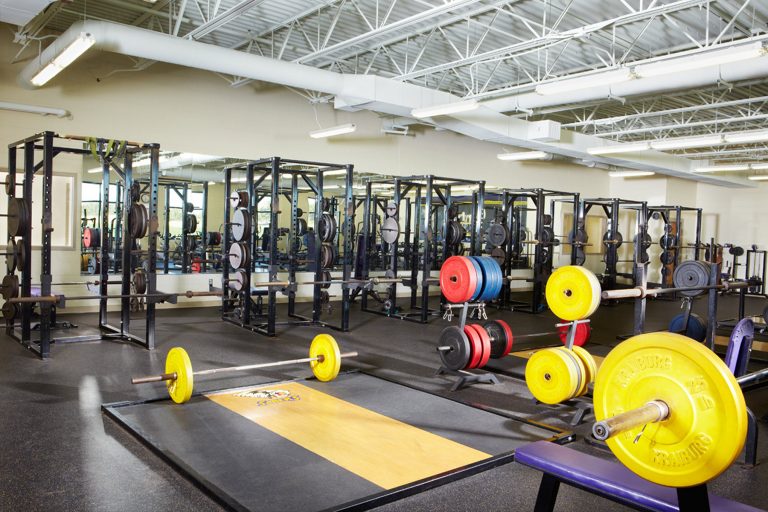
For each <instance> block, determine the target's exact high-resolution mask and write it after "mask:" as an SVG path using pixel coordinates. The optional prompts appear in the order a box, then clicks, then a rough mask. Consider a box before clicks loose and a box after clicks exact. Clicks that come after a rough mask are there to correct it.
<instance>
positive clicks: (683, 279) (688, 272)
mask: <svg viewBox="0 0 768 512" xmlns="http://www.w3.org/2000/svg"><path fill="white" fill-rule="evenodd" d="M672 282H673V283H674V285H675V288H687V287H701V286H708V285H709V266H708V265H707V264H706V263H704V262H702V261H695V260H688V261H684V262H682V263H680V264H679V265H678V266H677V268H676V269H675V272H674V274H672ZM704 292H705V290H689V291H682V292H680V294H681V295H684V296H686V297H696V296H697V295H701V294H702V293H704Z"/></svg>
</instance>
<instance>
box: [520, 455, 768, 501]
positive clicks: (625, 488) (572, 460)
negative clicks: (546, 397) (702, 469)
mask: <svg viewBox="0 0 768 512" xmlns="http://www.w3.org/2000/svg"><path fill="white" fill-rule="evenodd" d="M515 462H518V463H520V464H522V465H524V466H528V467H530V468H533V469H537V470H539V471H541V472H542V473H544V476H543V477H542V479H541V486H540V487H539V494H538V496H537V498H536V507H535V508H534V512H552V510H553V509H554V507H555V501H556V500H557V491H558V489H559V488H560V483H561V482H563V483H566V484H568V485H571V486H573V487H577V488H579V489H583V490H585V491H587V492H591V493H592V494H597V495H598V496H602V497H603V498H607V499H609V500H612V501H615V502H617V503H621V504H622V505H626V506H628V507H631V508H634V509H636V510H653V511H660V512H672V511H680V512H689V511H695V512H705V511H706V510H711V511H713V512H714V511H722V512H725V511H728V512H761V509H758V508H755V507H750V506H749V505H744V504H743V503H738V502H735V501H731V500H727V499H725V498H720V497H718V496H714V495H713V494H709V493H707V491H706V486H705V485H702V486H698V487H690V488H680V489H676V488H674V487H666V486H663V485H658V484H655V483H653V482H649V481H648V480H646V479H644V478H642V477H639V476H637V475H636V474H634V473H633V472H632V471H630V470H629V469H627V468H626V467H624V466H623V465H622V464H620V463H617V462H611V461H607V460H603V459H600V458H598V457H595V456H593V455H588V454H586V453H581V452H578V451H576V450H573V449H571V448H566V447H565V446H560V445H557V444H554V443H550V442H548V441H537V442H535V443H531V444H528V445H525V446H522V447H520V448H517V449H516V450H515ZM707 497H708V499H709V500H708V501H709V508H708V509H707V504H706V503H707ZM762 512H765V511H762Z"/></svg>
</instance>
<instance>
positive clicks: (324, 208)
mask: <svg viewBox="0 0 768 512" xmlns="http://www.w3.org/2000/svg"><path fill="white" fill-rule="evenodd" d="M321 206H322V208H321V209H320V211H323V212H327V211H329V210H330V209H331V199H330V198H328V197H324V198H323V201H322V203H321Z"/></svg>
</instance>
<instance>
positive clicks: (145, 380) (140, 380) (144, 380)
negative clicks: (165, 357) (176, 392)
mask: <svg viewBox="0 0 768 512" xmlns="http://www.w3.org/2000/svg"><path fill="white" fill-rule="evenodd" d="M166 380H176V374H175V373H161V374H160V375H150V376H148V377H134V378H132V379H131V384H149V383H150V382H163V381H166Z"/></svg>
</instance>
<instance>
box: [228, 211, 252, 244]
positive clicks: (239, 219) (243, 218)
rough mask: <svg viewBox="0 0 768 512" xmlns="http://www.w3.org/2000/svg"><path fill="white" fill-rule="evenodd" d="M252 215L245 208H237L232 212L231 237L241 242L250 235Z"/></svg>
mask: <svg viewBox="0 0 768 512" xmlns="http://www.w3.org/2000/svg"><path fill="white" fill-rule="evenodd" d="M251 222H252V217H251V216H250V214H249V213H248V210H247V209H246V208H238V209H237V210H235V212H234V213H233V214H232V238H233V239H234V240H235V242H242V241H244V240H246V239H247V238H248V237H250V236H251Z"/></svg>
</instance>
